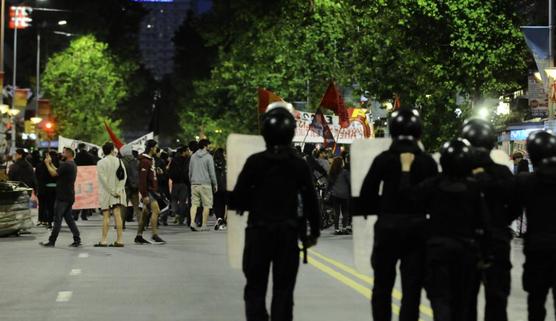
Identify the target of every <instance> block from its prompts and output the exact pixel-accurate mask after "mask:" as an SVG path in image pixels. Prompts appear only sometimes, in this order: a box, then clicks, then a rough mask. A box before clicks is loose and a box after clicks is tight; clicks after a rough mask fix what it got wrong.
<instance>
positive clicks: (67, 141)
mask: <svg viewBox="0 0 556 321" xmlns="http://www.w3.org/2000/svg"><path fill="white" fill-rule="evenodd" d="M81 143H83V144H85V145H86V146H87V149H91V148H93V147H96V148H97V149H98V151H99V155H98V156H99V157H101V156H102V155H101V151H102V148H101V147H100V146H98V145H95V144H92V143H87V142H84V141H81V140H77V139H72V138H67V137H64V136H58V153H62V152H63V151H64V147H69V148H71V149H73V150H74V151H75V150H77V146H78V145H79V144H81Z"/></svg>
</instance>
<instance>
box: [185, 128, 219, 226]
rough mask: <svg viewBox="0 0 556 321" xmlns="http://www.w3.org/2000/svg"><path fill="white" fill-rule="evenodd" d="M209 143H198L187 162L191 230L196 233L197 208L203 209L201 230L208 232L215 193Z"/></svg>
mask: <svg viewBox="0 0 556 321" xmlns="http://www.w3.org/2000/svg"><path fill="white" fill-rule="evenodd" d="M209 145H210V141H209V140H208V139H202V140H201V141H199V149H198V150H197V151H196V152H195V154H193V156H191V160H190V162H189V180H190V181H191V211H190V216H191V225H190V227H191V230H192V231H197V230H198V226H196V224H195V216H196V215H197V208H199V207H202V208H203V221H202V226H201V230H202V231H208V227H207V222H208V216H209V212H210V210H211V209H212V205H213V198H214V193H216V191H217V182H216V171H215V169H214V160H213V158H212V155H211V154H210V153H209Z"/></svg>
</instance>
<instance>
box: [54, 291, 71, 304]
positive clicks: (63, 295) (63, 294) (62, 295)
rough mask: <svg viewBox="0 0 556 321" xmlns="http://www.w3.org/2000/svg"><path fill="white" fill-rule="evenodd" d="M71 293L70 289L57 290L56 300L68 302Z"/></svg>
mask: <svg viewBox="0 0 556 321" xmlns="http://www.w3.org/2000/svg"><path fill="white" fill-rule="evenodd" d="M72 294H73V292H72V291H60V292H58V297H56V302H68V301H69V300H71V296H72Z"/></svg>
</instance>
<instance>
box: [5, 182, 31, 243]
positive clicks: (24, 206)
mask: <svg viewBox="0 0 556 321" xmlns="http://www.w3.org/2000/svg"><path fill="white" fill-rule="evenodd" d="M31 192H32V189H31V188H29V187H27V186H26V185H25V184H24V183H21V182H0V236H8V235H19V234H20V233H21V232H22V231H24V230H27V229H30V228H31V227H32V226H33V221H32V219H31V207H30V198H31V197H30V193H31Z"/></svg>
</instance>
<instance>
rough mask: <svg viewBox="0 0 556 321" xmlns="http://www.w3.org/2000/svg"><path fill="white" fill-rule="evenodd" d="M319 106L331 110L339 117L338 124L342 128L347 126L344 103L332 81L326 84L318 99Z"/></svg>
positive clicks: (347, 120) (347, 119)
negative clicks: (319, 99)
mask: <svg viewBox="0 0 556 321" xmlns="http://www.w3.org/2000/svg"><path fill="white" fill-rule="evenodd" d="M320 106H321V107H324V108H326V109H330V110H332V111H333V112H334V114H336V115H337V116H338V117H340V126H341V127H342V128H347V127H349V115H348V112H347V109H346V106H345V104H344V99H343V98H342V94H340V91H339V90H338V88H337V87H336V84H335V83H334V82H333V81H331V82H330V84H329V85H328V88H327V89H326V92H325V93H324V96H323V97H322V100H321V101H320Z"/></svg>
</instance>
